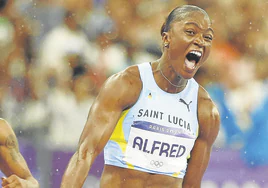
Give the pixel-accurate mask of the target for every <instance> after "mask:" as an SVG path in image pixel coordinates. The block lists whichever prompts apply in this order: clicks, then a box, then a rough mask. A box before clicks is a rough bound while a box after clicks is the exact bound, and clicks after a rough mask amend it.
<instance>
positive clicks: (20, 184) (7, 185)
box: [1, 174, 27, 188]
mask: <svg viewBox="0 0 268 188" xmlns="http://www.w3.org/2000/svg"><path fill="white" fill-rule="evenodd" d="M1 179H2V188H26V187H27V182H26V181H25V180H24V179H21V178H20V177H18V176H16V175H14V174H13V175H11V176H9V177H7V178H4V177H2V178H1Z"/></svg>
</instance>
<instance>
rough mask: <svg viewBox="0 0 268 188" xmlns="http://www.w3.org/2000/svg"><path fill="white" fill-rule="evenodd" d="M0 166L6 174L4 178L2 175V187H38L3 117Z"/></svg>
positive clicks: (0, 138)
mask: <svg viewBox="0 0 268 188" xmlns="http://www.w3.org/2000/svg"><path fill="white" fill-rule="evenodd" d="M0 168H1V171H2V172H3V173H4V174H5V175H6V176H7V177H6V178H4V177H2V187H3V188H6V187H21V188H23V187H25V188H26V187H31V188H38V187H39V184H38V182H37V180H36V179H35V178H34V177H33V176H32V174H31V172H30V170H29V168H28V166H27V163H26V161H25V160H24V158H23V156H22V155H21V153H20V151H19V146H18V142H17V137H16V135H15V133H14V132H13V130H12V128H11V126H10V125H9V124H8V122H7V121H5V120H4V119H0Z"/></svg>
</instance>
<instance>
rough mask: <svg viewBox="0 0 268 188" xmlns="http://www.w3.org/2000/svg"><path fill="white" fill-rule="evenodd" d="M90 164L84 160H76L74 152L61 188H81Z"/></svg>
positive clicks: (76, 154) (76, 155)
mask: <svg viewBox="0 0 268 188" xmlns="http://www.w3.org/2000/svg"><path fill="white" fill-rule="evenodd" d="M90 166H91V163H90V162H88V160H86V158H85V159H83V158H82V159H78V153H77V152H76V153H75V154H74V155H73V157H72V158H71V160H70V162H69V164H68V166H67V169H66V170H65V173H64V175H63V178H62V182H61V188H81V187H82V186H83V184H84V181H85V180H86V177H87V175H88V171H89V169H90Z"/></svg>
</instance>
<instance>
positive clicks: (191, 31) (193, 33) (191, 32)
mask: <svg viewBox="0 0 268 188" xmlns="http://www.w3.org/2000/svg"><path fill="white" fill-rule="evenodd" d="M186 33H187V34H188V35H195V31H193V30H186Z"/></svg>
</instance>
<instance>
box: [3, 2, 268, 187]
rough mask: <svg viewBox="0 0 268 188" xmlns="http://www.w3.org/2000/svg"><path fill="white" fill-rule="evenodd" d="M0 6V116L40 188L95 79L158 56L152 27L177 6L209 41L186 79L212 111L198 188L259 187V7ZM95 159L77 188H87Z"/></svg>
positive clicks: (265, 95)
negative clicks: (202, 23) (206, 31)
mask: <svg viewBox="0 0 268 188" xmlns="http://www.w3.org/2000/svg"><path fill="white" fill-rule="evenodd" d="M4 3H5V0H0V54H1V55H0V117H2V118H5V119H6V120H8V121H9V122H10V124H11V125H12V127H13V129H14V130H15V132H16V135H17V136H18V139H19V143H20V149H21V152H22V154H23V155H24V157H25V158H26V160H27V163H28V165H29V167H30V169H31V171H32V173H33V175H34V176H35V177H36V178H37V179H38V180H39V181H40V184H41V187H42V188H58V187H59V186H60V181H61V177H62V174H63V172H64V170H65V167H66V165H67V163H68V161H69V159H70V157H71V155H72V154H73V152H74V151H75V149H76V147H77V142H78V139H79V136H80V134H81V131H82V129H83V126H84V124H85V121H86V118H87V113H88V110H89V108H90V106H91V104H92V101H93V100H94V98H95V96H96V94H97V93H98V91H99V89H100V87H101V85H102V83H103V82H104V81H105V79H106V78H107V77H108V76H110V75H111V74H113V73H116V72H118V71H120V70H123V69H124V68H126V67H127V66H129V65H134V64H138V63H142V62H145V61H153V60H155V59H157V58H158V57H160V55H161V36H160V28H161V26H162V23H163V22H164V20H165V18H166V16H167V15H168V13H169V12H170V11H171V10H172V9H173V8H175V7H176V6H179V5H183V4H193V5H198V6H200V7H201V8H203V9H205V10H206V11H207V12H208V14H209V15H210V17H211V19H212V22H213V27H214V30H215V33H216V37H215V39H214V41H213V47H212V48H213V49H212V52H211V55H210V57H209V59H208V61H207V63H206V64H205V65H204V66H203V67H202V68H201V69H200V70H199V71H198V73H197V74H196V77H195V78H196V80H197V81H198V82H199V83H200V84H201V85H203V86H204V87H205V88H206V89H207V90H208V92H209V94H210V95H211V97H212V98H213V100H214V101H215V103H216V105H217V106H218V108H219V111H220V113H221V130H220V134H219V136H218V138H217V140H216V142H215V144H214V147H213V151H212V156H211V161H210V163H209V167H208V170H207V171H206V174H205V177H204V179H203V184H202V187H204V188H240V187H242V188H263V187H264V188H265V187H266V188H267V187H268V147H267V143H268V118H267V116H266V114H267V112H268V91H267V90H268V87H267V85H268V82H267V78H268V63H267V62H268V55H267V54H268V40H267V39H268V32H267V30H268V20H267V16H268V1H267V0H239V1H238V0H224V1H223V0H188V1H187V0H8V1H6V5H5V6H3V5H4ZM102 168H103V154H100V156H99V157H98V158H97V160H96V161H95V163H94V165H93V168H92V169H91V171H90V173H89V177H88V179H87V181H86V183H85V186H84V187H88V188H95V187H96V188H97V187H98V185H99V177H100V175H101V172H102Z"/></svg>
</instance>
